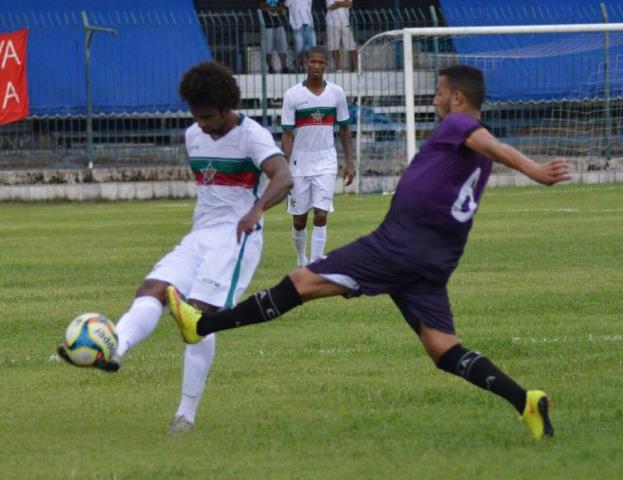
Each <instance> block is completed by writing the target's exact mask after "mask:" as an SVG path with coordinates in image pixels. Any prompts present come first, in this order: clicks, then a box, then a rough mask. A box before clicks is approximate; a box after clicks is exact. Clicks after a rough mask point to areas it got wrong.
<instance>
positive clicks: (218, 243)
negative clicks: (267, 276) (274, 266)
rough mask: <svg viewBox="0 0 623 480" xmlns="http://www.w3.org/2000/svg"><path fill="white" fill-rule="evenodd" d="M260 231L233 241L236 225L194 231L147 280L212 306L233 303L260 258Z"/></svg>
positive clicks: (162, 261) (250, 276)
mask: <svg viewBox="0 0 623 480" xmlns="http://www.w3.org/2000/svg"><path fill="white" fill-rule="evenodd" d="M262 244H263V239H262V231H261V230H258V231H255V232H253V233H252V234H251V235H244V236H243V238H242V240H241V241H240V243H238V242H237V240H236V224H234V223H221V224H218V225H214V226H210V227H206V228H203V229H201V230H195V231H192V232H190V233H189V234H188V235H186V236H185V237H184V238H183V239H182V241H181V242H180V243H179V244H178V245H176V246H175V248H174V249H173V250H172V251H170V252H169V253H167V254H166V255H165V256H164V257H162V259H160V261H159V262H158V263H157V264H156V265H155V266H154V268H153V270H152V271H151V272H150V273H149V274H148V275H147V277H145V278H146V279H152V280H160V281H163V282H167V283H170V284H172V285H173V286H175V288H177V289H178V290H179V291H180V293H181V294H182V295H184V296H185V297H186V298H189V299H190V298H192V299H195V300H199V301H201V302H205V303H208V304H210V305H213V306H215V307H226V308H229V307H231V306H233V305H235V304H236V302H237V301H238V299H239V298H240V296H241V295H242V294H243V293H244V291H245V290H246V289H247V287H248V286H249V283H250V282H251V279H252V278H253V274H254V273H255V269H256V268H257V265H258V264H259V263H260V258H261V255H262Z"/></svg>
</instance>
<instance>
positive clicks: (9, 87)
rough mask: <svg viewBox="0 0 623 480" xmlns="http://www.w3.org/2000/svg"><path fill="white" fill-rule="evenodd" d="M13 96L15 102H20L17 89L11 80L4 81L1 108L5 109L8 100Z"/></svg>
mask: <svg viewBox="0 0 623 480" xmlns="http://www.w3.org/2000/svg"><path fill="white" fill-rule="evenodd" d="M11 98H14V99H15V101H16V102H17V103H20V100H19V95H18V94H17V90H15V87H14V86H13V84H12V83H11V82H7V83H6V90H5V92H4V100H3V101H2V110H5V109H6V106H7V104H8V103H9V100H10V99H11Z"/></svg>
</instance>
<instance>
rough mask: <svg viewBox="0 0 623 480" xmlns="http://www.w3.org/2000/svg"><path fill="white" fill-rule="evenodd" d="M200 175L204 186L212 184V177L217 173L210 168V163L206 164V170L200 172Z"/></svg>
mask: <svg viewBox="0 0 623 480" xmlns="http://www.w3.org/2000/svg"><path fill="white" fill-rule="evenodd" d="M201 173H202V174H203V183H204V185H210V184H212V183H214V177H215V176H216V174H217V173H218V170H216V169H215V168H213V167H212V162H208V164H207V165H206V168H204V169H203V170H201Z"/></svg>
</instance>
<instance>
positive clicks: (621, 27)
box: [356, 23, 623, 193]
mask: <svg viewBox="0 0 623 480" xmlns="http://www.w3.org/2000/svg"><path fill="white" fill-rule="evenodd" d="M621 31H623V23H595V24H558V25H505V26H499V25H498V26H470V27H424V28H405V29H402V30H390V31H386V32H382V33H379V34H377V35H374V36H373V37H371V38H369V39H368V40H367V41H366V42H365V43H364V44H362V45H361V47H360V48H359V57H360V59H361V58H362V55H363V52H364V50H365V48H366V47H367V46H368V45H369V44H371V43H372V42H374V41H375V40H377V39H378V38H380V37H383V36H390V37H395V38H397V37H400V36H402V38H403V65H404V95H405V127H406V132H405V134H406V158H405V163H408V162H409V161H410V160H411V159H412V158H413V156H414V155H415V154H416V153H417V145H416V131H415V91H414V62H413V43H412V40H413V37H415V36H432V37H443V36H451V35H499V34H543V33H607V32H621ZM362 63H363V62H361V61H360V62H359V66H358V76H359V78H362V76H363V75H364V71H363V67H362ZM361 93H362V92H361V90H360V91H359V92H358V95H357V105H358V107H359V108H357V135H356V163H357V173H358V175H357V176H358V177H359V176H360V168H359V167H360V162H361V153H362V151H361V148H362V147H361V142H362V140H361V137H362V133H361V108H360V107H361V105H362V95H361ZM359 182H360V180H359V179H358V182H357V193H359V190H360V188H359Z"/></svg>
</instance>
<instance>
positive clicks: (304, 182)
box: [288, 173, 337, 215]
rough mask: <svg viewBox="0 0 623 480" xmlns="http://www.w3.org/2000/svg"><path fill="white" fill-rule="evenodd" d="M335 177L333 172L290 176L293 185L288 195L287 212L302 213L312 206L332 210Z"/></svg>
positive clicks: (291, 213)
mask: <svg viewBox="0 0 623 480" xmlns="http://www.w3.org/2000/svg"><path fill="white" fill-rule="evenodd" d="M336 178H337V175H335V174H334V173H325V174H323V175H310V176H307V177H292V180H293V181H294V185H293V186H292V190H291V191H290V195H289V196H288V213H289V214H290V215H303V214H304V213H307V212H308V211H309V210H311V209H312V208H319V209H320V210H324V211H325V212H332V211H333V195H334V194H335V179H336Z"/></svg>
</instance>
